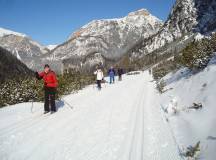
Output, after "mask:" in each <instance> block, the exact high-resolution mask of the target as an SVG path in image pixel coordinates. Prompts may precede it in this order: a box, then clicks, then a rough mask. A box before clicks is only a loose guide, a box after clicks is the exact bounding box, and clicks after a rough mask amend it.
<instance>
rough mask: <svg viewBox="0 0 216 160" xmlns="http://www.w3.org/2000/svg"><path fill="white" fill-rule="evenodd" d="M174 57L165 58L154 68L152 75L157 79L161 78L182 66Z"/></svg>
mask: <svg viewBox="0 0 216 160" xmlns="http://www.w3.org/2000/svg"><path fill="white" fill-rule="evenodd" d="M176 59H177V58H176V57H174V58H173V59H170V60H169V59H168V60H164V61H162V62H161V63H159V64H158V65H157V66H155V67H154V68H153V69H152V75H153V78H154V79H155V80H159V79H161V78H162V77H164V76H165V75H166V74H168V73H169V72H172V71H175V70H177V69H178V68H179V67H180V66H179V64H178V62H177V60H176Z"/></svg>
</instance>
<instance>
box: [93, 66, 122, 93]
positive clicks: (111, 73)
mask: <svg viewBox="0 0 216 160" xmlns="http://www.w3.org/2000/svg"><path fill="white" fill-rule="evenodd" d="M123 73H124V71H123V69H122V68H118V69H117V73H116V69H115V68H114V67H113V66H111V67H110V69H109V70H108V73H107V74H108V76H109V83H110V84H112V83H115V76H116V75H118V80H119V81H121V80H122V75H123ZM94 74H95V75H96V80H97V87H98V89H99V90H101V83H102V82H105V80H104V74H103V71H102V69H101V68H100V67H98V66H97V67H96V71H95V72H94Z"/></svg>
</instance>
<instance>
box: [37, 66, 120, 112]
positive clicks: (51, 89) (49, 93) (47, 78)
mask: <svg viewBox="0 0 216 160" xmlns="http://www.w3.org/2000/svg"><path fill="white" fill-rule="evenodd" d="M94 74H95V75H96V82H97V87H98V89H99V90H101V88H102V87H101V83H102V81H104V82H105V80H104V73H103V71H102V68H100V67H99V66H97V67H96V71H95V72H94ZM116 75H118V78H119V81H121V80H122V75H123V69H122V68H118V69H117V73H116V70H115V68H114V67H110V69H109V70H108V76H109V80H110V81H109V83H110V84H112V83H115V76H116ZM35 76H36V78H37V79H38V80H41V79H43V82H44V114H47V113H49V112H50V113H51V114H52V113H55V112H56V105H55V97H56V90H57V87H58V80H57V77H56V74H55V72H54V71H52V70H51V69H50V66H49V65H48V64H46V65H45V66H44V71H43V72H41V73H38V72H35ZM50 105H51V108H50V107H49V106H50Z"/></svg>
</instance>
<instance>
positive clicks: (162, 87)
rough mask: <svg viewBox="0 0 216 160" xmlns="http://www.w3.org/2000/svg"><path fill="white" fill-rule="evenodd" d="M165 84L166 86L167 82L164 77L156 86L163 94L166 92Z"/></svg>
mask: <svg viewBox="0 0 216 160" xmlns="http://www.w3.org/2000/svg"><path fill="white" fill-rule="evenodd" d="M165 86H166V82H165V81H164V80H163V79H162V80H161V81H158V82H157V84H156V88H157V90H158V91H159V92H160V93H161V94H162V93H164V87H165Z"/></svg>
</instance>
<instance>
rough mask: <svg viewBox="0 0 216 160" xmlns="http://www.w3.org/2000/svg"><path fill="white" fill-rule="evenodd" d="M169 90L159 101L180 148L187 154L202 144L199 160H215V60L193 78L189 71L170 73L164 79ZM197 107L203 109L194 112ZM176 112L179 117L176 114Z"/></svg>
mask: <svg viewBox="0 0 216 160" xmlns="http://www.w3.org/2000/svg"><path fill="white" fill-rule="evenodd" d="M164 80H165V82H166V83H167V86H166V88H165V90H167V92H165V93H164V94H162V96H161V97H160V104H161V106H162V107H163V108H164V110H165V111H167V112H168V113H165V116H166V117H167V118H168V120H169V123H170V126H171V128H172V130H173V132H174V136H175V137H176V140H177V143H178V145H179V148H181V150H182V151H183V152H184V150H185V149H186V148H187V147H189V146H190V145H192V146H194V145H195V144H196V143H197V142H199V141H200V149H201V151H200V153H198V155H197V156H198V157H199V158H200V159H203V160H215V157H216V152H215V151H216V106H215V104H216V101H215V100H216V99H215V97H216V95H215V93H216V56H215V57H214V58H213V59H212V60H211V62H210V63H209V65H208V67H207V68H206V69H205V70H203V71H201V72H199V73H197V74H192V73H191V72H190V71H189V70H187V69H181V70H179V71H178V72H176V73H174V74H172V73H170V74H169V75H167V76H166V77H165V78H164ZM194 103H196V104H199V103H200V104H201V105H202V108H201V109H197V110H196V109H191V108H190V107H193V106H194ZM175 112H177V113H175Z"/></svg>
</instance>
